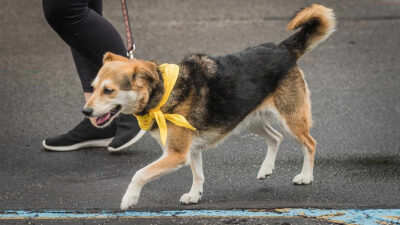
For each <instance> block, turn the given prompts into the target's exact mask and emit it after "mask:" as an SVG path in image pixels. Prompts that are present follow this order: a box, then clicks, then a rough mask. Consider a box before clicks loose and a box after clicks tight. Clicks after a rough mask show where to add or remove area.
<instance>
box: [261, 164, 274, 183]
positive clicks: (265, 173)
mask: <svg viewBox="0 0 400 225" xmlns="http://www.w3.org/2000/svg"><path fill="white" fill-rule="evenodd" d="M272 170H273V167H271V166H266V167H261V169H260V171H258V175H257V179H259V180H264V179H267V178H268V177H269V176H270V175H272Z"/></svg>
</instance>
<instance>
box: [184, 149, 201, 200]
mask: <svg viewBox="0 0 400 225" xmlns="http://www.w3.org/2000/svg"><path fill="white" fill-rule="evenodd" d="M190 168H191V169H192V174H193V183H192V188H191V189H190V191H189V193H186V194H184V195H182V197H181V200H180V201H181V203H182V204H192V203H193V204H194V203H198V202H199V201H200V199H201V195H202V194H203V183H204V174H203V160H202V156H201V150H197V149H192V152H191V153H190Z"/></svg>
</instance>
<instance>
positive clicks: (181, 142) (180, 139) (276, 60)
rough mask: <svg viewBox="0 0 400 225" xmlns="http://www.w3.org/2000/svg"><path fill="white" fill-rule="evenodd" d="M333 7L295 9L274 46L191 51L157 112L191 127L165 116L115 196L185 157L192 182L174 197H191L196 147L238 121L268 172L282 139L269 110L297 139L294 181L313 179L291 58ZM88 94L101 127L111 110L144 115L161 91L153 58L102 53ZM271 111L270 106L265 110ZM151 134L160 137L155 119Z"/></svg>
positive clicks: (131, 195)
mask: <svg viewBox="0 0 400 225" xmlns="http://www.w3.org/2000/svg"><path fill="white" fill-rule="evenodd" d="M335 24H336V22H335V17H334V14H333V11H332V10H331V9H329V8H326V7H324V6H321V5H315V4H314V5H311V6H310V7H308V8H305V9H303V10H301V11H300V12H299V13H297V15H296V16H295V17H294V19H293V20H292V21H291V22H290V23H289V25H288V30H292V29H296V28H301V29H300V30H299V31H298V32H297V33H295V34H293V35H292V36H290V37H289V38H288V39H286V40H285V41H283V42H281V43H280V44H279V45H275V44H272V43H267V44H261V45H259V46H256V47H250V48H248V49H245V50H244V51H241V52H237V53H234V54H229V55H225V56H219V57H212V56H208V55H203V54H196V55H191V56H188V57H186V58H185V59H184V60H183V61H182V62H181V63H180V64H179V67H180V70H179V77H178V80H177V82H176V84H175V86H174V88H173V90H172V93H171V95H170V97H169V99H168V101H167V103H166V104H165V105H164V106H163V107H162V108H161V110H162V111H163V112H164V113H176V114H180V115H182V116H184V117H185V118H186V119H187V120H188V121H189V123H190V124H191V125H193V126H194V127H195V128H196V130H195V131H194V130H190V129H188V128H184V127H180V126H177V125H174V124H173V123H169V122H167V125H168V138H167V142H166V145H165V146H162V147H163V150H164V153H163V155H162V157H161V158H159V159H158V160H156V161H155V162H153V163H151V164H150V165H148V166H146V167H144V168H142V169H140V170H139V171H137V172H136V174H135V175H134V176H133V178H132V181H131V183H130V184H129V186H128V189H127V191H126V193H125V195H124V197H123V199H122V203H121V209H123V210H126V209H128V208H129V207H130V206H132V205H135V204H136V203H137V202H138V199H139V195H140V191H141V189H142V187H143V186H144V185H145V184H146V183H148V182H149V181H151V180H153V179H155V178H157V177H160V176H162V175H164V174H166V173H168V172H171V171H173V170H176V169H178V168H180V167H181V166H184V165H187V164H190V167H191V169H192V172H193V185H192V188H191V189H190V191H189V193H186V194H184V195H183V196H182V197H181V199H180V201H181V202H182V203H184V204H191V203H197V202H199V200H200V198H201V195H202V192H203V182H204V175H203V168H202V150H204V149H207V148H208V147H210V146H213V145H215V144H217V143H218V142H221V140H223V139H224V138H226V137H227V136H228V135H229V134H230V133H232V131H234V130H236V129H239V128H240V127H245V128H248V129H249V130H251V131H252V132H254V133H255V134H258V135H259V136H261V137H263V138H264V139H265V141H266V142H267V144H268V151H267V156H266V158H265V160H264V162H263V164H262V165H261V168H260V171H259V172H258V176H257V178H258V179H265V178H267V177H268V176H269V175H271V174H272V170H273V169H274V164H275V158H276V154H277V152H278V148H279V145H280V143H281V140H282V136H281V134H280V133H279V132H278V131H276V130H275V129H274V128H272V127H271V125H270V124H271V115H276V117H277V118H278V119H279V121H281V123H282V125H283V127H284V128H285V130H286V131H288V132H289V133H290V134H292V135H293V136H294V137H295V138H296V139H297V140H298V141H299V142H300V144H301V145H302V147H303V153H304V163H303V168H302V171H301V173H300V174H298V175H297V176H295V177H294V180H293V182H294V183H295V184H309V183H310V182H312V180H313V167H314V152H315V146H316V142H315V140H314V139H313V138H312V137H311V136H310V134H309V129H310V127H311V124H312V119H311V103H310V94H309V90H308V88H307V84H306V82H305V80H304V75H303V73H302V71H301V69H300V68H299V67H298V66H297V60H298V59H299V58H300V57H301V56H303V55H304V54H305V53H306V52H308V51H310V50H311V49H313V48H314V47H316V46H317V45H318V44H319V43H321V42H322V41H324V40H325V39H326V38H327V37H328V36H329V35H330V34H331V33H332V32H333V31H334V29H335ZM93 87H94V93H93V95H92V96H91V98H90V99H89V101H88V102H87V104H86V105H85V107H86V108H89V109H90V110H91V111H92V112H93V113H92V115H91V116H92V117H97V125H98V126H99V127H104V126H107V125H108V124H110V122H111V121H112V120H113V119H114V118H115V117H116V116H118V114H119V113H124V114H137V115H144V114H146V113H148V112H149V110H150V109H152V108H154V107H156V106H157V105H158V103H159V102H160V100H161V98H162V96H163V94H164V86H163V78H162V76H161V74H160V71H159V70H158V66H157V64H156V63H154V62H151V61H146V60H138V59H133V60H129V59H127V58H125V57H122V56H118V55H114V54H112V53H106V54H105V56H104V66H103V67H102V68H101V69H100V71H99V74H98V76H97V77H96V79H95V80H94V81H93ZM271 112H273V113H272V114H271ZM150 133H151V135H152V136H153V137H154V138H156V139H157V140H158V141H160V136H159V130H158V126H157V124H156V123H154V124H153V126H152V128H151V129H150Z"/></svg>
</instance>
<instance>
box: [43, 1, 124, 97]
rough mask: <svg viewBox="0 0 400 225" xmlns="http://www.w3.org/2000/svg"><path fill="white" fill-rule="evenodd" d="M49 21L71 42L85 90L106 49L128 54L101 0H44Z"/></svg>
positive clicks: (58, 32) (44, 8) (68, 42)
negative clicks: (103, 8)
mask: <svg viewBox="0 0 400 225" xmlns="http://www.w3.org/2000/svg"><path fill="white" fill-rule="evenodd" d="M42 3H43V11H44V15H45V18H46V20H47V22H48V23H49V24H50V26H51V27H52V28H53V29H54V30H55V31H56V32H57V34H58V35H59V36H60V37H61V38H62V39H63V40H64V41H65V42H66V43H67V44H68V45H69V46H70V48H71V51H72V56H73V58H74V62H75V65H76V68H77V71H78V74H79V78H80V80H81V83H82V87H83V91H84V92H93V89H92V87H91V82H92V81H93V79H94V78H95V77H96V75H97V72H98V70H99V69H100V67H101V65H102V63H103V61H102V60H103V55H104V53H106V52H108V51H110V52H113V53H116V54H120V55H125V54H126V49H125V46H124V43H123V41H122V38H121V36H120V35H119V33H118V31H117V30H116V29H115V28H114V27H113V25H111V23H109V22H108V21H107V20H106V19H105V18H104V17H103V16H102V0H43V2H42Z"/></svg>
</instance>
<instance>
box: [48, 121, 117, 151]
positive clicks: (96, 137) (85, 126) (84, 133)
mask: <svg viewBox="0 0 400 225" xmlns="http://www.w3.org/2000/svg"><path fill="white" fill-rule="evenodd" d="M115 132H116V125H115V123H112V124H110V126H108V127H106V128H104V129H99V128H96V127H94V126H93V125H92V123H91V122H90V120H89V119H88V118H86V117H85V118H84V119H83V120H82V121H81V122H80V123H79V124H78V125H76V126H75V127H74V128H73V129H72V130H70V131H68V132H67V133H66V134H61V135H58V136H55V137H52V138H47V139H45V140H44V141H43V147H44V148H46V149H48V150H52V151H72V150H77V149H80V148H88V147H107V146H108V145H109V144H110V143H111V140H112V138H113V137H114V135H115Z"/></svg>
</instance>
